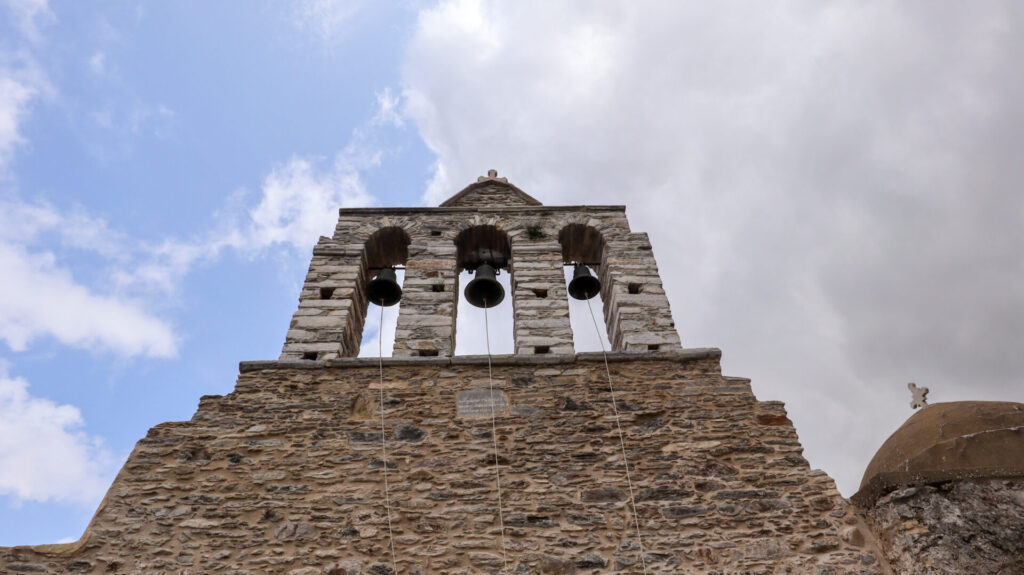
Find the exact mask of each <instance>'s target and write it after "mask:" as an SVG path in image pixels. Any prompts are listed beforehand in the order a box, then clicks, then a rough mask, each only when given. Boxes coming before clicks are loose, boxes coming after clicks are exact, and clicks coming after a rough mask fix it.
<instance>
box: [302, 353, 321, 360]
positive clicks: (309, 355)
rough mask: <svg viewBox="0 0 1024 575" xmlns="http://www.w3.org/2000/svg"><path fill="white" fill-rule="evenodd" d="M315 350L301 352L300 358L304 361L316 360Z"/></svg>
mask: <svg viewBox="0 0 1024 575" xmlns="http://www.w3.org/2000/svg"><path fill="white" fill-rule="evenodd" d="M316 356H317V352H315V351H307V352H304V353H303V354H302V359H304V360H306V361H316Z"/></svg>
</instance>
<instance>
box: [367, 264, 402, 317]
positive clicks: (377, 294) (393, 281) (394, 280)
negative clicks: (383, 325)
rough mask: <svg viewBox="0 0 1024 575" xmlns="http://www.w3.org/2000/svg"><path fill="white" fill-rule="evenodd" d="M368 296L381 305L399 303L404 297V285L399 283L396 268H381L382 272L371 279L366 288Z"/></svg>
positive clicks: (386, 305) (387, 305)
mask: <svg viewBox="0 0 1024 575" xmlns="http://www.w3.org/2000/svg"><path fill="white" fill-rule="evenodd" d="M366 297H367V299H369V300H370V301H371V302H373V303H375V304H377V305H379V306H381V307H389V306H393V305H395V304H396V303H398V302H399V301H400V300H401V299H402V286H400V285H398V276H397V275H396V274H395V268H392V267H386V268H381V269H380V273H378V274H377V277H375V278H373V280H371V281H370V285H369V286H368V287H367V288H366Z"/></svg>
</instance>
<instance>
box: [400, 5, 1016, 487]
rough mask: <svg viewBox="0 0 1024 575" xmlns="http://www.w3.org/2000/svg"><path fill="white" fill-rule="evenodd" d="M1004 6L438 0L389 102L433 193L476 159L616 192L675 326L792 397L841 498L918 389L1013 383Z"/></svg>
mask: <svg viewBox="0 0 1024 575" xmlns="http://www.w3.org/2000/svg"><path fill="white" fill-rule="evenodd" d="M1021 10H1022V9H1021V8H1020V7H1019V4H1015V3H1009V2H1007V3H997V2H985V3H972V4H970V5H964V4H956V3H951V4H947V5H942V4H936V3H920V4H868V3H849V4H820V3H787V4H781V5H780V4H766V3H748V4H743V3H731V4H723V3H715V4H685V5H684V4H682V3H629V4H615V3H604V4H595V3H590V2H587V3H585V4H578V5H572V4H565V3H554V4H553V3H528V2H523V3H514V4H511V3H503V4H482V5H477V4H476V3H473V2H453V3H444V4H442V5H440V6H438V7H436V8H433V9H430V10H428V11H426V12H425V13H424V14H422V15H421V17H420V19H419V25H418V28H417V31H416V33H415V35H414V37H413V39H412V40H411V42H410V46H409V49H408V53H407V57H406V62H405V67H404V78H405V82H406V88H405V93H404V96H405V98H404V99H405V102H406V108H405V113H406V114H407V115H408V116H409V117H410V118H412V120H413V121H414V122H415V124H416V126H417V127H418V129H419V130H420V133H421V135H422V137H423V139H424V141H425V142H427V144H428V145H429V146H430V147H431V149H432V150H434V151H435V153H437V155H438V175H437V177H435V180H434V181H433V182H432V184H431V186H430V189H429V191H428V196H427V197H426V198H425V199H426V201H427V202H428V203H436V202H438V201H440V200H441V199H443V197H446V196H447V195H450V194H451V193H454V191H456V190H457V189H459V188H461V187H462V186H463V185H464V184H465V183H467V182H470V181H473V180H474V179H475V177H476V176H477V175H479V174H481V173H483V172H484V171H485V170H486V169H488V168H491V167H496V168H498V169H499V170H500V171H501V172H502V174H503V175H507V176H509V177H510V178H511V180H512V181H513V182H514V183H516V184H517V185H519V186H520V187H522V188H523V189H525V190H527V191H528V192H529V193H531V194H532V195H534V196H536V197H538V198H539V199H541V200H542V201H544V202H545V203H549V204H558V203H595V204H597V203H611V202H617V203H625V204H627V205H628V206H629V214H630V218H631V221H632V223H633V226H634V228H635V229H637V230H643V231H648V232H649V233H650V234H651V236H652V240H653V242H654V245H655V251H656V254H657V256H658V260H659V263H660V266H661V273H662V276H663V277H664V278H665V280H666V289H667V291H668V293H669V296H670V299H671V301H672V305H673V311H674V314H675V317H676V320H677V325H678V326H679V329H680V332H681V336H682V338H683V341H684V344H687V345H694V346H703V345H717V346H720V347H722V348H723V351H724V365H725V369H726V371H727V372H728V373H730V374H733V375H745V376H749V377H752V378H753V380H754V386H755V391H756V392H757V394H758V396H759V397H760V398H762V399H782V400H784V401H786V402H787V405H788V407H789V409H790V412H791V416H792V418H793V419H794V421H795V422H796V425H797V430H798V431H799V432H800V434H801V437H802V440H803V442H804V445H805V447H806V449H807V455H808V457H809V459H810V460H811V463H812V465H815V466H819V467H822V468H824V469H825V470H827V471H828V472H829V473H830V474H831V475H832V476H833V477H836V478H837V480H838V482H839V485H840V488H841V489H842V490H843V492H844V493H846V494H849V493H851V492H852V491H854V490H855V489H856V486H857V483H858V482H859V480H860V474H861V472H862V471H863V469H864V467H865V466H866V464H867V461H868V459H869V458H870V457H871V455H872V454H873V452H874V450H875V449H876V448H877V447H878V445H880V444H881V442H882V441H883V440H884V439H885V437H886V436H887V435H888V434H889V433H890V432H891V431H892V430H894V429H895V428H896V426H898V425H899V424H900V423H901V422H902V421H903V420H904V419H905V418H906V417H907V416H909V415H910V410H909V407H908V406H907V401H909V395H907V393H906V389H905V385H906V383H907V382H908V381H916V382H917V383H918V384H919V385H926V386H929V387H931V389H932V390H933V391H932V395H931V398H932V399H933V400H936V401H938V400H955V399H965V398H978V399H1004V400H1016V401H1020V400H1021V399H1022V394H1021V392H1020V384H1019V381H1020V380H1021V376H1022V374H1024V359H1022V358H1024V354H1022V353H1020V347H1021V343H1022V342H1024V287H1021V279H1022V278H1024V257H1022V255H1021V254H1022V250H1021V246H1022V245H1024V242H1022V240H1024V237H1022V235H1024V232H1022V229H1024V196H1022V194H1021V193H1020V182H1022V181H1024V166H1022V162H1021V161H1020V159H1019V158H1020V155H1021V150H1022V144H1024V117H1022V115H1024V112H1022V108H1021V106H1020V105H1019V102H1021V101H1024V98H1022V96H1024V79H1022V76H1021V74H1020V73H1019V63H1018V56H1017V55H1018V54H1020V53H1022V52H1024V47H1022V46H1021V45H1020V44H1021V43H1022V40H1021V39H1020V35H1019V34H1018V33H1017V31H1019V30H1020V29H1021V24H1022V23H1024V14H1022V13H1021Z"/></svg>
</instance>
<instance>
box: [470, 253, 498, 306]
mask: <svg viewBox="0 0 1024 575" xmlns="http://www.w3.org/2000/svg"><path fill="white" fill-rule="evenodd" d="M497 275H498V274H497V270H495V269H494V268H493V267H491V265H490V264H480V266H479V267H477V268H476V274H475V277H474V278H473V279H472V280H471V281H470V282H469V283H468V284H466V290H465V292H464V293H465V294H466V301H468V302H469V303H471V304H473V305H475V306H476V307H494V306H496V305H498V304H499V303H501V300H503V299H505V288H503V287H501V284H500V283H498V280H497V278H496V277H495V276H497Z"/></svg>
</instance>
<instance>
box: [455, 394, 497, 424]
mask: <svg viewBox="0 0 1024 575" xmlns="http://www.w3.org/2000/svg"><path fill="white" fill-rule="evenodd" d="M455 402H456V405H457V406H458V412H459V417H490V416H491V409H492V407H493V409H494V414H495V415H504V414H505V413H506V412H507V411H508V397H507V396H506V395H505V392H503V391H498V390H494V395H491V391H490V390H489V389H470V390H468V391H460V392H459V393H458V395H457V396H456V397H455Z"/></svg>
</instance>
